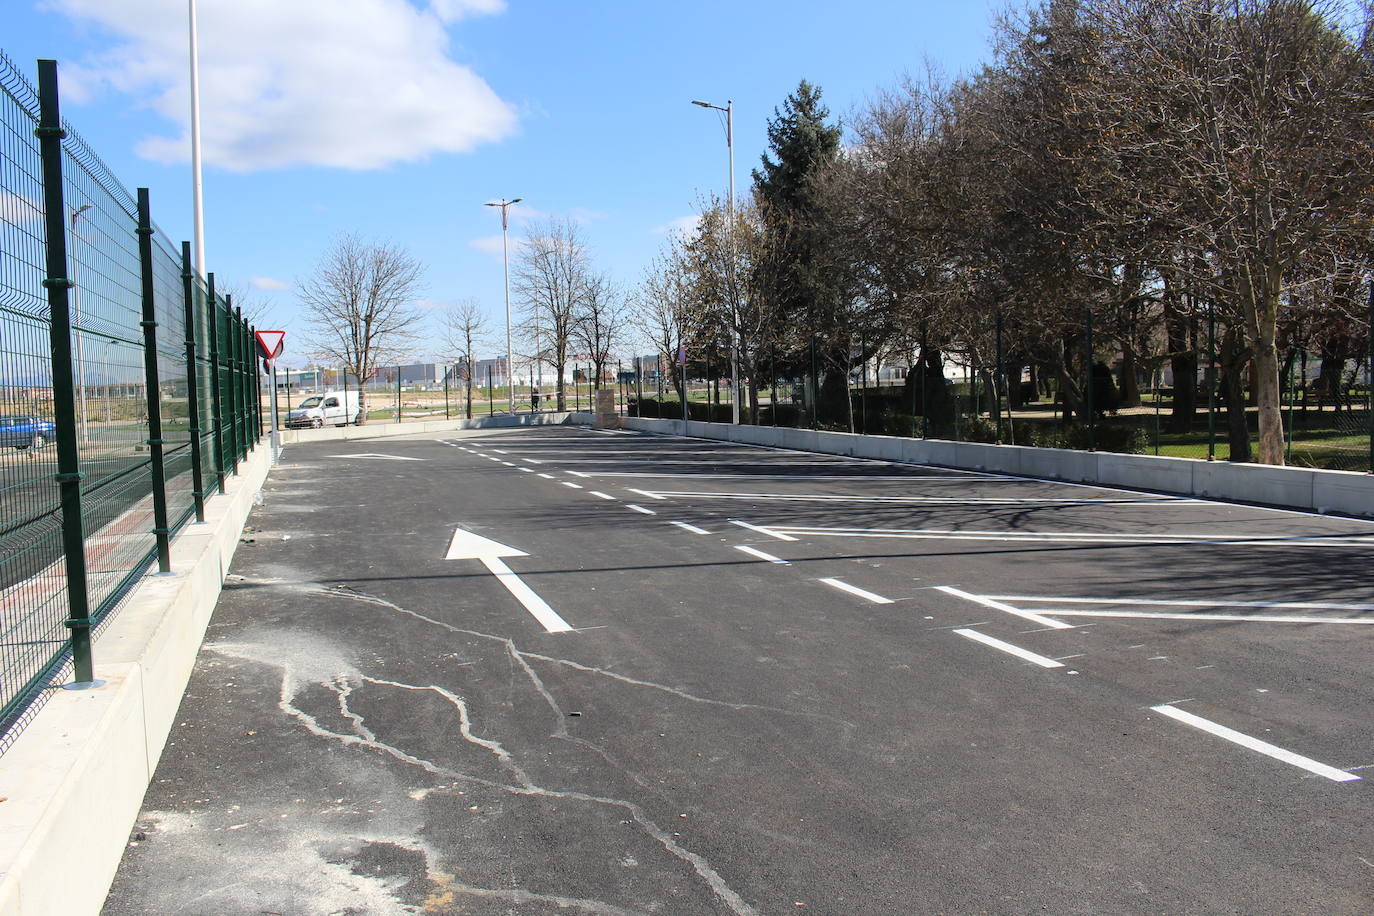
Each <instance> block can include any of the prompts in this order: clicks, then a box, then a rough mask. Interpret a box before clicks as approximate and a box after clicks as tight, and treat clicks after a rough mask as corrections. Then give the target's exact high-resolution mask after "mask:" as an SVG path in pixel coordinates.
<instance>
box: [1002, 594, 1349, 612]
mask: <svg viewBox="0 0 1374 916" xmlns="http://www.w3.org/2000/svg"><path fill="white" fill-rule="evenodd" d="M983 597H984V598H991V599H992V600H994V601H1030V602H1035V603H1037V604H1139V605H1145V606H1146V607H1151V606H1154V607H1259V608H1282V609H1284V610H1304V611H1374V604H1326V603H1322V602H1317V601H1196V600H1180V599H1164V598H1057V597H1043V596H1037V595H984V596H983Z"/></svg>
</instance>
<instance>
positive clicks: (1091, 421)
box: [1084, 311, 1097, 452]
mask: <svg viewBox="0 0 1374 916" xmlns="http://www.w3.org/2000/svg"><path fill="white" fill-rule="evenodd" d="M1087 330H1088V335H1087V337H1088V339H1087V353H1086V354H1085V358H1086V362H1087V364H1088V385H1087V390H1086V391H1085V398H1084V402H1085V403H1086V404H1087V407H1088V451H1090V452H1095V451H1097V411H1096V410H1094V409H1093V387H1094V386H1095V385H1096V381H1095V380H1094V378H1093V374H1094V372H1093V370H1095V369H1096V368H1097V367H1096V365H1094V363H1093V313H1092V312H1091V311H1089V312H1088V322H1087Z"/></svg>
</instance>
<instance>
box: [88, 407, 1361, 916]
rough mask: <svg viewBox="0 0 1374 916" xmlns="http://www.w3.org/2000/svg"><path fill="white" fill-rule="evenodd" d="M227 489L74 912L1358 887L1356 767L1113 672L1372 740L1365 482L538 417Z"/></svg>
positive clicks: (950, 900) (1034, 907) (903, 905)
mask: <svg viewBox="0 0 1374 916" xmlns="http://www.w3.org/2000/svg"><path fill="white" fill-rule="evenodd" d="M407 459H415V460H407ZM623 475H631V476H623ZM569 484H571V485H574V486H569ZM597 493H601V494H604V495H605V497H609V498H602V497H601V496H598V495H596V494H597ZM264 496H265V501H264V504H263V505H262V506H261V507H259V508H258V509H257V510H256V511H255V512H254V513H253V515H252V516H251V518H250V521H249V524H250V530H249V531H248V532H246V533H245V535H244V537H245V543H243V544H242V545H241V546H240V548H239V553H238V555H237V556H236V558H235V561H234V566H233V569H232V576H231V579H230V581H229V583H228V586H227V589H226V591H225V593H224V594H223V596H222V597H221V599H220V602H219V607H218V609H217V611H216V615H215V618H214V620H213V621H212V623H211V627H210V631H209V633H208V634H207V639H206V643H205V646H204V648H203V650H202V652H201V654H200V657H199V659H198V662H197V666H196V669H195V672H194V674H193V676H192V681H191V685H190V687H189V690H188V693H187V695H186V698H185V700H184V702H183V704H182V707H181V711H180V713H179V715H178V719H177V725H176V727H175V728H174V731H173V735H172V738H171V740H170V742H169V744H168V746H167V748H166V750H165V751H164V753H163V757H162V761H161V763H160V765H159V767H158V769H157V772H156V775H155V776H154V779H153V782H152V785H151V787H150V789H149V791H148V794H147V796H146V798H145V806H144V810H143V812H142V814H141V815H140V818H139V822H138V827H137V830H136V832H135V834H134V837H133V839H132V840H131V843H130V846H129V849H128V852H127V854H126V856H125V859H124V862H123V864H122V867H121V870H120V872H119V875H118V877H117V878H116V881H115V884H114V887H113V889H112V891H111V894H110V897H109V899H108V901H107V904H106V907H105V912H106V913H107V914H111V916H125V914H129V916H132V914H147V913H185V914H234V916H237V914H263V913H281V914H288V913H289V914H345V913H347V914H372V913H378V914H390V913H470V914H483V916H485V914H531V916H533V914H548V913H564V912H566V913H593V914H623V913H655V914H678V913H681V914H696V913H704V914H705V913H722V914H725V913H735V914H746V913H771V914H777V913H783V912H810V913H826V914H907V913H920V914H924V913H948V914H972V913H992V914H1001V913H1008V914H1019V913H1042V912H1053V913H1085V914H1087V913H1141V914H1146V913H1151V914H1152V913H1314V914H1315V913H1322V914H1329V913H1365V912H1369V911H1370V908H1371V892H1374V844H1371V842H1370V837H1371V834H1370V828H1369V824H1370V823H1371V814H1374V810H1372V809H1374V806H1372V805H1371V795H1370V788H1369V783H1368V781H1367V780H1366V779H1365V778H1361V779H1358V780H1353V779H1352V780H1349V781H1335V780H1334V779H1332V778H1327V777H1325V776H1322V775H1319V774H1317V773H1315V772H1312V771H1309V770H1307V769H1303V768H1301V767H1300V766H1296V765H1294V764H1292V763H1290V762H1285V761H1284V760H1279V759H1274V758H1273V757H1270V756H1266V755H1264V754H1261V753H1258V752H1256V751H1255V750H1253V749H1251V748H1247V747H1243V746H1241V745H1240V744H1237V743H1235V742H1233V741H1231V740H1227V739H1226V738H1223V737H1220V736H1218V735H1217V734H1213V733H1209V732H1206V731H1202V730H1199V729H1198V728H1194V727H1191V726H1190V725H1188V724H1185V723H1183V722H1179V721H1175V720H1173V719H1171V718H1169V717H1167V716H1166V715H1163V714H1161V713H1160V712H1158V711H1156V710H1155V709H1153V707H1159V706H1164V705H1165V704H1168V705H1170V706H1172V707H1173V708H1176V709H1179V710H1183V711H1186V712H1188V713H1191V714H1192V715H1195V716H1199V717H1202V718H1203V719H1205V720H1207V721H1209V722H1213V723H1217V724H1218V725H1220V726H1224V727H1226V728H1229V729H1233V730H1234V731H1235V732H1239V733H1243V734H1244V735H1247V736H1250V737H1251V738H1255V739H1259V740H1260V741H1263V742H1267V743H1268V744H1269V745H1273V746H1276V747H1279V748H1283V749H1285V750H1287V751H1290V752H1292V753H1294V754H1298V755H1302V757H1303V758H1310V759H1311V760H1312V761H1315V762H1317V763H1318V764H1324V765H1326V766H1327V767H1330V768H1335V769H1334V772H1335V773H1336V774H1337V775H1341V776H1344V775H1345V774H1350V775H1354V776H1361V775H1370V774H1374V746H1371V740H1370V739H1371V733H1372V732H1374V727H1371V723H1370V717H1369V715H1368V707H1369V694H1370V676H1369V663H1368V659H1369V656H1370V648H1371V647H1372V646H1374V625H1371V624H1367V623H1366V624H1362V623H1358V622H1352V621H1359V620H1366V621H1367V620H1371V619H1374V583H1371V582H1370V581H1369V578H1368V575H1367V567H1368V558H1369V555H1370V549H1371V546H1374V523H1371V522H1365V521H1359V520H1352V519H1340V518H1329V517H1319V516H1313V515H1303V514H1298V513H1291V512H1279V511H1274V510H1269V509H1262V508H1256V507H1247V506H1236V505H1223V504H1217V503H1210V502H1202V501H1194V500H1184V499H1173V498H1168V497H1162V496H1159V495H1155V494H1145V493H1131V492H1125V491H1119V490H1110V489H1103V488H1091V487H1079V486H1072V485H1068V484H1058V483H1051V482H1044V481H1033V480H1023V479H1016V478H1007V477H999V476H995V475H976V474H971V473H968V472H962V471H951V470H939V469H934V468H923V467H914V466H908V465H900V464H889V463H883V462H872V461H858V460H852V459H845V458H837V457H828V456H819V455H808V454H802V453H796V452H787V451H779V450H771V449H758V448H750V447H744V446H737V445H731V444H729V443H722V442H707V441H703V440H688V439H674V438H668V437H656V436H647V435H638V434H629V433H623V432H604V431H595V430H586V429H578V428H571V427H555V428H543V429H526V430H518V431H510V432H495V431H486V432H469V433H457V434H448V435H442V436H434V437H412V438H407V439H397V440H372V441H367V442H356V443H320V444H312V445H298V446H293V447H291V448H290V449H289V450H288V451H287V453H286V455H285V458H284V461H283V463H282V465H281V466H280V467H279V468H277V469H276V470H275V471H274V472H273V474H272V475H271V477H270V478H269V481H268V484H267V489H266V490H265V493H264ZM780 497H786V499H782V498H780ZM634 506H638V507H639V508H638V509H636V508H633V507H634ZM649 513H652V514H649ZM673 522H679V523H683V524H685V525H687V526H691V528H695V529H696V530H697V531H701V532H705V533H696V531H693V530H691V528H687V527H683V526H682V525H675V524H672V523H673ZM735 522H745V523H747V524H748V525H752V526H754V527H745V526H742V525H739V524H735ZM455 528H462V529H464V530H466V531H469V532H472V533H475V534H477V535H481V536H483V537H486V538H489V539H491V540H494V541H497V542H500V543H501V544H504V545H508V546H510V547H513V548H517V549H518V550H520V551H523V552H525V553H526V554H528V555H527V556H511V557H506V558H504V560H503V562H504V563H505V564H506V565H507V566H508V567H509V568H510V569H511V570H512V571H513V572H514V573H515V574H517V575H518V576H519V577H520V578H521V580H522V581H523V582H524V583H526V584H527V585H528V586H529V587H530V588H531V589H532V590H533V591H534V592H535V593H537V594H538V595H539V596H540V597H541V598H542V599H543V600H544V601H546V602H547V603H548V605H550V606H551V607H552V608H553V610H554V611H556V612H557V614H559V615H561V617H562V618H563V619H564V620H566V621H567V622H568V623H569V624H570V625H571V626H573V627H574V628H575V629H574V630H573V631H571V632H562V633H550V632H547V631H546V630H545V628H544V627H543V626H541V625H540V624H539V623H538V622H537V621H536V620H535V618H534V617H533V616H532V615H531V614H530V613H529V612H528V611H527V610H526V609H525V608H524V607H523V606H522V605H521V603H520V602H518V601H517V600H516V599H515V597H513V596H512V594H511V593H510V592H509V591H507V590H506V589H505V588H503V587H502V586H501V584H500V583H499V582H498V581H497V579H496V577H495V576H494V575H493V574H492V573H491V572H490V571H489V570H488V569H487V568H485V567H484V566H483V564H482V563H480V562H479V561H477V560H475V559H445V556H446V553H447V551H448V548H449V543H450V540H451V539H452V538H453V535H454V530H455ZM780 535H781V536H780ZM787 538H790V539H787ZM1273 539H1286V540H1283V541H1281V542H1280V543H1273V542H1272V541H1273ZM1366 541H1368V542H1369V543H1366ZM740 546H745V547H750V548H752V550H753V551H758V552H762V554H763V556H759V555H758V554H757V553H750V552H745V551H741V550H739V549H738V548H739V547H740ZM770 556H771V557H773V558H776V559H777V560H780V561H783V562H770V561H769V560H768V559H767V557H770ZM822 580H832V581H831V582H826V581H822ZM836 583H839V584H842V585H847V586H850V587H851V588H853V589H858V590H860V592H861V593H855V592H853V591H844V590H841V588H840V587H838V585H837V584H836ZM863 593H867V595H868V596H869V597H865V596H864V594H863ZM874 599H887V600H888V601H889V602H890V603H875V601H874ZM1068 599H1078V600H1077V601H1071V600H1068ZM1084 599H1091V600H1084ZM1171 602H1172V603H1171ZM1275 603H1277V604H1275ZM1292 605H1300V606H1298V607H1293V606H1292ZM1364 606H1367V607H1364ZM1056 612H1062V614H1061V615H1060V616H1056ZM1099 613H1109V614H1127V615H1135V616H1084V615H1085V614H1099ZM1037 615H1038V616H1037ZM1147 615H1156V616H1147ZM1159 615H1164V616H1159ZM1275 617H1280V618H1287V621H1286V622H1276V621H1273V620H1271V619H1270V618H1275ZM1179 618H1183V619H1179ZM1232 618H1246V619H1232ZM959 631H972V632H973V633H975V634H983V635H984V636H986V637H991V638H993V639H995V640H999V641H1001V642H1002V643H1004V644H1010V645H1011V646H1014V647H1016V648H1018V649H1021V650H1026V651H1027V652H1030V653H1034V654H1035V655H1036V656H1039V657H1042V659H1043V660H1045V661H1051V660H1057V661H1058V664H1059V665H1061V667H1055V668H1048V667H1042V665H1041V664H1037V663H1035V662H1033V661H1028V660H1024V659H1023V658H1022V657H1018V656H1015V655H1012V654H1008V653H1007V652H1005V651H1001V650H999V649H998V648H996V647H994V646H990V645H987V644H984V643H980V642H978V641H975V639H974V638H972V637H971V636H970V635H969V634H968V633H963V632H959ZM1365 767H1369V768H1370V769H1368V770H1366V769H1364V768H1365Z"/></svg>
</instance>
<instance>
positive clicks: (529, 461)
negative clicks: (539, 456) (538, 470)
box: [520, 458, 544, 464]
mask: <svg viewBox="0 0 1374 916" xmlns="http://www.w3.org/2000/svg"><path fill="white" fill-rule="evenodd" d="M520 460H521V461H524V462H526V463H527V464H543V463H544V462H542V461H535V460H534V459H533V458H521V459H520Z"/></svg>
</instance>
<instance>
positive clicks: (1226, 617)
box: [1046, 608, 1374, 624]
mask: <svg viewBox="0 0 1374 916" xmlns="http://www.w3.org/2000/svg"><path fill="white" fill-rule="evenodd" d="M1046 613H1048V614H1054V615H1056V616H1063V617H1119V618H1128V619H1133V620H1218V621H1234V622H1240V623H1363V624H1371V623H1374V618H1366V617H1295V616H1286V615H1278V614H1275V615H1269V614H1208V613H1199V614H1180V613H1174V614H1171V613H1167V612H1164V611H1072V610H1067V609H1064V608H1054V609H1052V610H1051V609H1047V610H1046Z"/></svg>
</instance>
